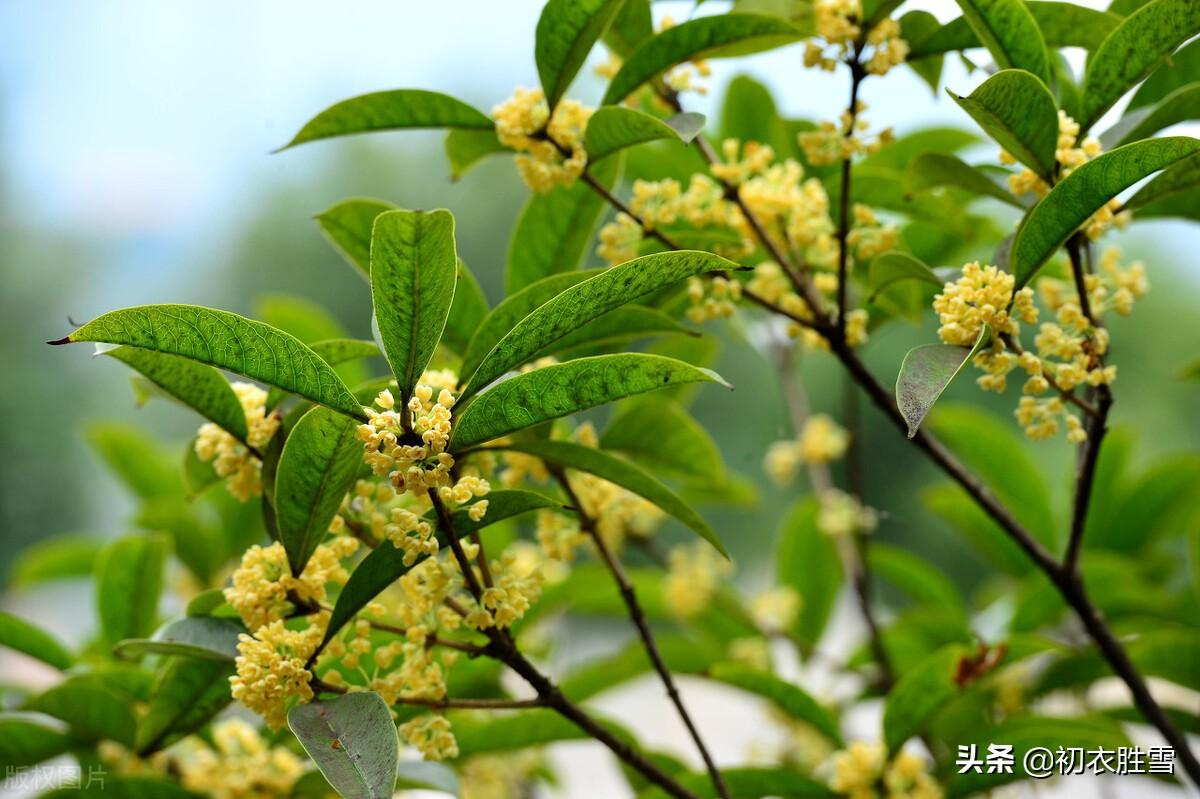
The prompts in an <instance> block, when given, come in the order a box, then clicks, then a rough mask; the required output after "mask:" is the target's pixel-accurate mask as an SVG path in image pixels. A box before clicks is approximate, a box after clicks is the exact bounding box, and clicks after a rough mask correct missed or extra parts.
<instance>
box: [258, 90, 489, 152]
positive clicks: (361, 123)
mask: <svg viewBox="0 0 1200 799" xmlns="http://www.w3.org/2000/svg"><path fill="white" fill-rule="evenodd" d="M491 127H492V120H491V119H489V118H488V117H487V116H486V115H485V114H483V113H482V112H480V111H477V110H475V109H474V108H472V107H471V106H469V105H467V104H466V103H464V102H463V101H461V100H456V99H454V98H453V97H449V96H447V95H444V94H439V93H438V92H430V91H425V90H423V89H394V90H392V91H386V92H374V93H372V94H363V95H360V96H358V97H352V98H350V99H349V100H343V101H341V102H340V103H335V104H334V105H331V106H330V107H329V108H326V109H325V110H324V111H322V112H321V113H319V114H317V115H316V116H315V117H313V118H312V119H310V120H309V121H308V122H306V123H305V124H304V127H302V128H301V129H300V132H299V133H297V134H296V136H295V137H294V138H293V139H292V140H291V141H290V142H288V143H287V144H285V145H284V146H283V147H281V148H280V149H281V150H286V149H288V148H289V147H295V146H296V145H298V144H304V143H306V142H310V141H317V140H318V139H329V138H333V137H335V136H349V135H352V134H355V133H371V132H374V131H385V130H403V129H409V128H476V129H488V128H491Z"/></svg>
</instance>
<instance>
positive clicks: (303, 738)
mask: <svg viewBox="0 0 1200 799" xmlns="http://www.w3.org/2000/svg"><path fill="white" fill-rule="evenodd" d="M288 727H290V728H291V730H292V732H293V733H295V734H296V737H297V738H299V739H300V744H301V745H302V746H303V747H304V750H305V751H306V752H308V755H309V757H311V758H312V759H313V762H315V763H316V764H317V768H319V769H320V770H321V773H322V774H324V775H325V779H327V780H329V784H330V785H332V786H333V787H334V789H335V790H336V791H337V792H338V794H339V795H341V796H342V797H343V798H344V799H391V796H392V794H393V793H395V789H396V767H397V765H398V764H399V761H400V742H399V739H398V738H397V736H396V725H395V723H394V722H393V721H392V714H391V711H390V710H389V709H388V706H387V703H386V702H384V701H383V699H382V697H380V696H379V694H377V693H373V692H363V693H352V694H346V695H344V696H339V697H337V698H336V699H331V700H328V701H323V700H318V701H313V702H309V703H308V704H306V705H297V706H296V707H294V708H292V709H291V710H290V711H289V712H288Z"/></svg>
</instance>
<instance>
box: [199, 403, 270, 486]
mask: <svg viewBox="0 0 1200 799" xmlns="http://www.w3.org/2000/svg"><path fill="white" fill-rule="evenodd" d="M231 387H232V388H233V392H234V394H236V395H237V398H238V401H239V402H241V404H242V410H243V411H244V412H245V414H246V429H247V430H248V434H247V436H246V444H249V445H250V446H251V447H255V448H258V447H262V446H264V445H265V444H266V443H267V442H268V441H270V440H271V437H272V436H274V435H275V431H276V430H278V429H279V416H278V414H275V413H267V392H265V391H263V390H262V389H261V388H259V387H258V386H256V385H254V384H252V383H232V384H231ZM195 450H196V456H197V457H198V458H200V460H201V461H204V462H206V463H207V462H209V461H212V465H213V471H214V472H216V474H217V476H218V477H221V478H224V479H225V484H226V486H227V487H228V489H229V493H230V494H233V496H235V497H237V498H238V499H240V500H241V501H242V502H245V501H246V500H248V499H250V498H251V497H254V496H258V495H259V494H261V493H262V464H261V462H260V461H259V460H258V458H257V457H256V456H255V455H254V454H252V453H251V452H250V450H249V449H247V448H246V446H245V445H243V444H242V443H241V442H240V441H238V440H237V439H236V438H234V437H233V435H232V434H230V433H229V432H227V431H226V430H224V429H222V428H221V427H219V426H218V425H216V424H213V423H212V422H208V423H206V424H204V425H201V427H200V430H199V431H198V432H197V434H196V444H195Z"/></svg>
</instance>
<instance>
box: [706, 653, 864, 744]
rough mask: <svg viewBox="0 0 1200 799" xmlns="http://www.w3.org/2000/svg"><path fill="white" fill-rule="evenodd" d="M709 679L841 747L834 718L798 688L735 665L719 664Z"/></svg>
mask: <svg viewBox="0 0 1200 799" xmlns="http://www.w3.org/2000/svg"><path fill="white" fill-rule="evenodd" d="M708 676H709V677H710V678H712V679H714V680H716V681H717V682H723V683H725V684H727V685H732V686H734V687H737V688H741V689H742V690H743V691H749V692H750V693H752V694H758V695H759V696H761V697H763V698H764V699H768V700H770V702H771V703H772V704H773V705H775V706H776V707H777V708H779V709H780V710H782V711H783V712H784V713H786V714H787V715H789V716H791V717H792V718H794V719H798V720H800V721H804V722H807V723H809V724H811V725H812V726H813V727H814V728H815V729H816V730H817V732H819V733H821V734H822V735H824V736H825V737H826V738H828V739H829V740H830V741H831V742H832V743H833V744H835V745H836V746H838V747H841V746H843V745H844V743H843V741H842V733H841V730H839V729H838V724H837V722H836V721H835V720H834V718H833V717H832V716H831V715H830V714H829V711H827V710H826V709H825V708H823V707H822V706H821V705H820V704H819V703H818V702H817V700H815V699H813V698H812V697H811V696H809V695H808V693H806V692H805V691H803V690H802V689H801V688H800V687H799V686H796V685H792V684H791V683H789V682H784V681H783V680H781V679H779V678H778V677H776V676H774V675H772V674H769V673H767V672H763V671H758V670H756V669H751V668H749V667H747V666H741V665H737V664H734V663H718V664H717V665H715V666H713V667H712V668H711V669H710V670H709V672H708Z"/></svg>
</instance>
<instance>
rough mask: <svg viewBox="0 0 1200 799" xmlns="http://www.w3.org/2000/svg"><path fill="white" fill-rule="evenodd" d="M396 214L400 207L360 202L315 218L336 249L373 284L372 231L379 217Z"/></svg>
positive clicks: (342, 204)
mask: <svg viewBox="0 0 1200 799" xmlns="http://www.w3.org/2000/svg"><path fill="white" fill-rule="evenodd" d="M394 210H396V206H394V205H392V204H391V203H389V202H387V201H385V200H372V199H369V198H356V199H353V200H342V201H341V202H340V203H337V204H336V205H334V206H331V207H330V208H328V209H327V210H325V211H322V212H321V213H319V214H317V215H316V217H314V218H315V219H316V220H317V225H318V226H320V228H321V232H322V233H324V234H325V238H327V239H329V243H330V244H332V245H333V247H334V249H335V250H337V251H338V252H339V253H341V254H342V257H343V258H345V259H346V262H347V263H349V264H350V265H351V266H353V267H356V268H357V269H358V271H359V273H360V274H361V275H362V276H363V277H364V278H367V279H368V280H370V277H371V229H372V228H373V227H375V218H376V217H377V216H379V215H380V214H382V213H385V212H387V211H394Z"/></svg>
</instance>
